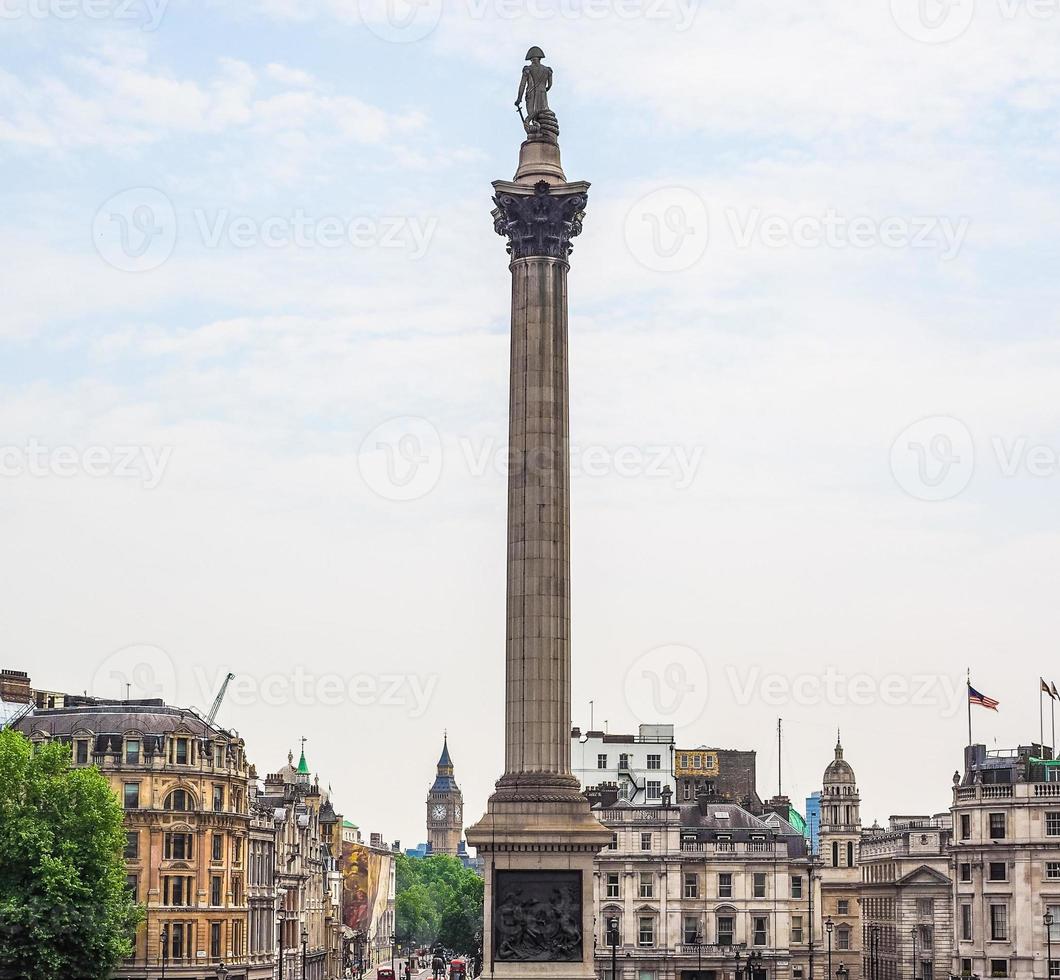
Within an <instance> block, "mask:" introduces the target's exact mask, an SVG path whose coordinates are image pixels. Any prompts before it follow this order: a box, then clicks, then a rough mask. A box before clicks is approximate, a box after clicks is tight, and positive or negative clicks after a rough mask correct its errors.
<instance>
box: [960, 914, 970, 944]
mask: <svg viewBox="0 0 1060 980" xmlns="http://www.w3.org/2000/svg"><path fill="white" fill-rule="evenodd" d="M971 941H972V907H971V906H970V905H962V906H961V942H965V943H970V942H971Z"/></svg>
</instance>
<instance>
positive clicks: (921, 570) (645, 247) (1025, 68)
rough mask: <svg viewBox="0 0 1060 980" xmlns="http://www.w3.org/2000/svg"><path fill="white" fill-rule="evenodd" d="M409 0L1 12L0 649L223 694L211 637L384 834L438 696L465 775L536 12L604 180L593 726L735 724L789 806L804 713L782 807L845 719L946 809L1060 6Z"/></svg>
mask: <svg viewBox="0 0 1060 980" xmlns="http://www.w3.org/2000/svg"><path fill="white" fill-rule="evenodd" d="M392 2H393V4H394V6H393V7H392V8H391V9H390V11H389V14H388V10H387V8H386V7H385V5H384V3H383V0H378V5H375V6H373V4H374V3H376V0H364V3H362V4H358V3H357V2H356V0H298V2H295V0H228V2H222V0H212V2H203V0H170V2H169V3H168V4H165V3H164V2H163V0H150V2H148V0H0V6H2V10H3V14H4V16H3V17H2V18H0V31H2V33H3V56H2V59H0V166H2V168H3V169H2V172H3V181H2V184H0V205H2V211H0V223H2V225H3V228H2V231H3V234H2V236H0V268H2V269H3V273H2V279H0V281H2V283H3V292H2V298H3V316H2V318H0V433H2V435H0V445H2V450H0V451H2V454H3V455H2V456H0V469H2V471H3V475H2V476H0V490H2V492H3V501H4V505H3V506H2V507H0V535H2V540H3V541H4V549H3V552H4V561H3V562H2V563H0V569H2V576H3V578H2V581H0V591H2V594H3V596H4V616H3V621H4V627H5V630H4V632H5V637H4V646H5V652H4V655H3V657H2V661H3V664H4V665H5V666H10V667H15V668H23V669H26V670H28V671H30V672H31V674H32V676H33V678H34V680H35V681H36V682H37V683H38V684H39V685H41V686H45V687H54V688H60V689H63V688H65V689H74V690H91V691H92V692H94V693H98V694H117V693H119V692H120V691H121V690H123V685H122V681H121V679H122V678H123V677H128V678H129V681H130V683H132V685H133V689H134V691H136V692H137V693H141V692H145V691H149V690H153V689H158V690H160V691H161V692H162V693H164V694H165V695H166V696H167V697H170V698H172V699H174V700H178V701H180V702H182V703H190V704H195V705H199V706H207V705H208V703H209V702H210V701H211V700H212V697H213V692H214V689H215V688H216V686H217V685H218V684H219V683H220V680H221V678H222V677H223V675H224V673H225V672H226V671H228V670H231V671H233V672H235V673H236V674H237V675H238V681H237V686H236V687H235V688H233V690H232V692H231V694H230V697H229V699H228V701H227V703H226V705H225V707H224V709H223V713H222V715H221V719H222V721H223V722H224V723H226V724H229V725H232V726H234V727H236V728H238V729H239V730H240V732H241V733H242V734H243V735H244V736H245V737H246V738H247V740H248V742H249V745H250V752H251V755H252V757H253V759H254V760H255V761H256V762H257V764H258V766H259V768H260V769H261V770H262V771H266V770H270V769H275V768H276V767H277V766H278V765H280V764H281V763H282V762H283V761H284V759H285V757H286V754H287V752H288V750H289V749H290V748H296V746H297V742H298V739H299V737H300V736H303V735H304V736H305V737H306V738H307V739H308V740H309V742H308V747H307V751H308V754H309V758H310V762H311V764H312V766H313V767H314V768H315V769H318V770H319V771H320V773H321V777H322V781H323V782H324V783H326V784H327V783H330V784H331V785H332V786H333V788H334V792H335V796H336V800H337V803H338V804H339V807H340V808H341V809H343V810H344V811H345V812H346V814H347V815H348V816H349V817H351V818H352V819H354V820H355V821H356V822H358V823H359V824H360V825H361V826H362V828H364V829H365V830H379V831H381V832H383V833H384V834H385V835H386V836H387V837H388V838H390V839H394V838H401V839H402V841H403V842H405V843H414V842H416V841H418V840H421V839H422V838H423V836H424V832H423V826H422V825H423V816H424V809H423V799H424V794H425V791H426V788H427V786H428V785H429V782H430V780H431V776H432V772H433V765H434V762H435V760H436V758H437V754H438V751H439V748H440V742H441V735H442V731H443V730H444V729H446V728H448V730H449V732H450V736H451V745H452V750H453V754H454V757H455V760H456V764H457V767H458V778H459V780H460V782H461V784H462V786H463V789H464V792H465V796H466V799H467V811H468V815H469V817H473V816H474V815H475V814H476V813H477V812H479V811H480V810H481V809H482V807H483V805H484V801H485V797H486V795H487V794H488V792H489V789H490V787H491V784H492V780H493V779H494V778H495V777H496V776H497V775H498V774H499V771H500V768H501V761H502V746H501V744H500V741H499V738H500V735H501V721H502V719H501V714H502V711H503V700H502V684H503V667H502V664H503V641H504V604H503V596H504V554H505V548H504V516H505V515H504V500H505V495H504V474H503V466H502V465H501V464H502V461H503V455H504V439H505V425H506V409H507V346H506V344H507V339H506V338H507V314H508V298H507V289H508V283H507V276H508V273H507V269H506V255H505V251H504V243H503V241H502V240H501V239H499V238H497V237H496V236H495V235H494V233H493V231H492V227H491V221H490V216H489V211H490V207H491V204H490V181H491V180H494V179H498V178H504V179H507V178H510V177H511V175H512V172H513V170H514V166H515V158H516V153H517V148H518V143H519V140H520V134H521V131H520V128H519V123H518V119H517V117H516V115H515V112H514V106H513V105H512V103H513V100H514V95H515V88H516V85H517V81H518V73H519V67H520V64H521V59H522V55H523V53H524V52H525V50H526V48H527V47H528V46H529V45H530V44H540V45H541V46H542V47H543V48H544V49H545V50H546V52H547V54H548V60H549V63H550V64H552V65H553V66H554V68H555V71H556V84H555V89H554V91H553V99H552V102H553V107H554V108H555V110H556V112H557V114H558V116H559V119H560V124H561V127H562V131H563V135H562V145H563V152H564V160H565V164H566V168H567V173H568V176H569V177H571V178H572V179H586V180H590V181H592V183H593V189H592V191H591V196H590V207H589V214H588V217H587V221H586V227H585V233H584V235H583V236H582V237H581V238H580V239H579V240H578V242H577V248H576V250H575V253H574V256H573V257H572V262H573V267H572V279H571V291H570V292H571V338H570V352H571V384H572V413H571V415H572V417H571V428H572V438H573V442H574V448H575V451H576V453H577V456H576V459H575V466H574V470H575V477H574V486H573V505H574V526H573V535H572V540H573V579H574V580H573V613H574V657H575V664H574V708H573V714H574V718H573V721H574V722H575V723H576V724H580V725H582V726H583V727H584V726H585V725H587V724H588V721H589V701H590V700H593V701H594V702H595V718H596V721H597V723H598V724H602V723H603V721H604V720H605V719H606V720H607V723H608V726H609V728H610V730H611V731H612V732H616V731H624V730H630V729H631V728H633V727H634V726H635V725H636V724H637V722H638V721H667V720H671V721H675V722H676V723H678V725H679V726H680V736H681V739H682V741H684V742H686V743H690V744H702V743H709V744H715V745H722V746H734V747H744V748H755V749H757V750H758V752H759V767H760V780H759V781H760V790H761V791H762V793H763V795H765V794H766V793H770V792H773V790H774V787H775V775H774V774H775V771H776V751H775V746H774V732H775V726H776V719H777V718H778V717H783V719H784V723H785V728H786V732H787V740H786V758H785V786H784V788H785V790H786V791H787V792H788V793H789V794H790V795H791V796H792V797H794V798H796V799H801V798H803V797H805V795H806V794H807V793H809V792H810V791H811V790H812V789H813V788H815V787H816V786H817V785H818V782H819V779H820V773H821V770H822V769H823V767H824V765H825V764H826V762H827V761H828V760H829V758H830V757H831V750H832V745H833V743H834V734H835V729H836V727H837V726H842V729H843V738H844V742H845V744H846V746H847V757H848V758H849V759H850V760H851V761H852V762H853V764H854V765H855V767H856V769H857V772H858V775H859V780H860V783H861V787H862V793H863V797H864V799H865V812H866V815H867V816H868V818H869V819H870V820H871V819H872V818H873V817H879V818H880V819H881V820H883V819H886V816H887V815H888V814H889V813H902V812H905V813H908V812H930V811H935V810H939V809H942V808H943V807H945V806H946V805H947V804H948V786H949V778H950V775H951V774H952V772H953V770H954V769H955V768H956V767H957V766H958V765H959V764H960V761H961V747H962V745H963V744H964V741H965V725H966V719H965V711H964V706H963V689H962V687H961V684H962V683H963V676H964V671H965V668H966V667H971V669H972V675H973V680H974V682H975V683H976V685H977V686H978V687H980V688H981V689H982V690H984V691H985V692H987V693H988V694H991V695H993V696H994V697H997V698H999V699H1000V700H1001V701H1002V712H1001V713H1000V714H999V715H997V716H994V715H989V714H987V713H985V712H982V711H979V712H978V715H977V717H976V719H975V720H976V723H977V726H978V727H977V734H978V735H979V736H980V737H982V738H983V739H985V740H987V741H988V742H989V743H990V744H991V745H992V746H993V745H994V743H995V740H996V744H997V745H998V746H1009V745H1014V744H1016V743H1017V742H1019V741H1024V742H1026V741H1029V740H1031V739H1034V738H1036V737H1037V734H1038V719H1037V717H1036V715H1037V705H1036V697H1037V694H1036V689H1037V678H1038V675H1039V673H1044V674H1045V675H1046V676H1051V675H1052V674H1054V673H1055V674H1056V675H1057V676H1058V680H1060V664H1056V663H1055V661H1056V652H1057V649H1058V646H1060V637H1058V632H1060V630H1058V622H1057V619H1056V615H1055V610H1056V599H1055V596H1056V593H1057V585H1058V582H1057V578H1058V576H1057V553H1058V551H1057V549H1058V544H1060V540H1058V534H1057V503H1056V502H1057V496H1058V493H1060V465H1058V463H1057V459H1058V454H1060V401H1058V399H1057V397H1056V392H1057V391H1058V390H1060V344H1058V342H1057V323H1056V310H1057V308H1058V299H1060V295H1058V294H1060V286H1058V283H1060V279H1058V277H1057V274H1056V270H1057V263H1058V261H1060V249H1058V247H1057V227H1058V226H1060V199H1058V196H1057V193H1056V182H1057V175H1058V169H1060V161H1058V150H1057V146H1058V141H1057V137H1058V115H1057V110H1058V105H1060V60H1058V59H1057V58H1056V51H1057V47H1058V41H1060V4H1053V5H1050V4H1048V3H1045V4H1041V3H1039V4H1030V3H1029V2H1023V0H959V2H956V3H953V4H952V5H950V6H949V7H935V6H933V0H928V2H927V3H926V4H925V5H924V8H923V10H924V16H923V17H922V16H921V15H920V13H919V8H918V5H917V3H916V2H915V0H893V2H889V0H864V2H861V3H856V4H852V3H849V2H847V0H823V2H821V3H817V4H813V5H809V6H807V5H800V4H793V3H789V4H777V3H773V2H767V0H742V2H740V3H735V2H732V0H718V2H714V0H707V2H700V3H695V2H684V0H682V2H681V3H678V2H677V0H584V2H581V3H578V2H575V0H562V2H560V0H533V2H528V0H444V5H443V0H423V2H422V3H420V4H419V5H417V6H414V7H411V8H410V7H407V6H404V5H403V4H404V0H392ZM921 420H927V421H921ZM910 427H912V428H910ZM387 454H389V460H388V456H387ZM410 460H411V461H412V462H411V464H410ZM388 462H389V464H390V468H389V469H388V467H387V463H388ZM395 498H402V499H395ZM344 689H345V693H343V690H344ZM1047 726H1048V720H1047ZM909 758H915V759H916V764H915V765H912V764H910V765H906V764H904V763H901V762H899V761H898V760H904V759H909Z"/></svg>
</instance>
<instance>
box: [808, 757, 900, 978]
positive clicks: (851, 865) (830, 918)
mask: <svg viewBox="0 0 1060 980" xmlns="http://www.w3.org/2000/svg"><path fill="white" fill-rule="evenodd" d="M818 841H819V847H820V851H819V854H818V855H817V857H818V858H819V860H815V862H814V864H815V867H816V868H817V875H816V877H815V886H816V895H815V899H816V900H815V903H814V906H815V919H814V924H813V929H814V939H815V943H816V945H817V948H818V949H819V950H820V951H821V955H822V958H823V957H824V956H826V955H827V948H828V944H829V936H830V937H831V947H832V955H831V965H832V970H833V972H834V971H835V970H838V969H839V968H840V966H842V967H843V968H844V969H845V970H847V971H848V973H849V976H850V977H852V978H853V977H862V976H865V977H867V976H868V975H869V974H868V973H867V972H865V973H863V972H862V971H863V967H864V964H863V963H862V946H863V945H865V944H866V942H867V940H866V936H864V935H863V930H862V922H861V902H860V898H861V869H860V868H859V866H858V855H859V848H860V842H861V797H860V796H859V795H858V786H857V780H856V779H855V777H854V770H853V768H852V767H851V765H850V763H849V762H847V761H846V759H845V758H844V757H843V744H842V742H841V741H840V740H839V739H838V738H837V740H836V746H835V756H834V758H833V759H832V761H831V762H830V763H829V764H828V766H827V768H826V769H825V771H824V777H823V779H822V787H821V825H820V828H819V831H818ZM874 935H875V934H874ZM818 962H821V961H820V960H818ZM822 972H823V971H822ZM874 980H883V978H882V977H877V978H874Z"/></svg>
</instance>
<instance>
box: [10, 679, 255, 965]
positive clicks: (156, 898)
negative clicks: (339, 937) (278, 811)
mask: <svg viewBox="0 0 1060 980" xmlns="http://www.w3.org/2000/svg"><path fill="white" fill-rule="evenodd" d="M18 728H19V729H20V730H21V731H22V732H23V734H25V735H27V736H28V737H29V738H30V739H31V740H32V741H33V742H38V743H39V742H45V741H59V742H62V743H63V744H65V745H68V746H69V747H70V751H71V756H72V760H73V765H75V766H96V767H98V768H99V770H100V772H102V773H103V775H104V776H106V778H107V779H108V781H109V782H110V785H111V788H112V789H113V791H114V793H115V795H116V796H117V797H118V799H119V800H121V801H122V805H123V806H124V808H125V828H126V837H127V844H126V849H125V860H126V869H127V877H128V884H129V889H130V891H131V892H132V893H133V894H134V895H135V897H136V899H137V901H138V902H139V903H140V904H141V905H143V906H144V908H145V909H146V918H145V920H144V922H143V923H142V924H141V925H140V927H139V928H138V930H137V933H136V937H135V946H134V952H133V955H132V957H131V958H130V959H129V960H127V961H126V962H125V963H124V964H123V965H122V967H121V968H120V969H119V970H118V971H117V972H116V973H115V977H117V978H129V980H132V978H143V977H145V976H147V975H148V973H149V972H151V971H155V970H160V969H161V968H162V967H163V965H164V967H165V972H166V976H167V977H172V978H174V980H178V978H181V977H185V978H188V980H192V978H201V977H202V976H204V975H207V974H208V973H209V972H210V971H213V972H214V973H216V967H217V966H218V965H220V964H221V963H222V962H223V963H224V964H225V965H226V967H227V968H228V971H229V973H228V976H229V978H230V980H266V978H271V977H272V976H273V967H274V965H275V955H274V953H273V952H272V949H271V944H270V943H268V942H266V941H264V940H265V939H266V938H267V937H259V938H261V940H262V941H260V942H259V943H258V944H257V945H256V946H252V943H251V940H250V936H251V928H250V925H251V918H250V907H251V905H250V894H251V886H250V880H251V878H252V877H254V876H256V875H258V874H259V872H260V874H261V876H264V875H265V874H266V871H265V869H264V868H262V867H260V866H259V867H258V868H257V869H252V863H253V861H252V856H253V857H254V858H255V859H256V858H258V857H260V855H261V851H260V850H257V851H252V848H251V841H252V830H251V815H250V805H249V799H248V785H249V777H250V770H249V767H248V764H247V759H246V755H245V751H244V745H243V742H242V740H241V739H240V738H238V737H237V736H236V735H235V734H233V733H232V732H229V731H226V730H224V729H222V728H219V727H217V726H214V725H211V724H209V723H207V722H206V721H205V720H204V719H202V718H200V717H199V716H198V715H196V714H195V713H194V712H191V711H186V710H181V709H178V708H173V707H169V706H167V705H165V704H163V703H162V702H161V701H153V700H149V701H119V702H107V701H101V700H95V699H91V698H78V697H74V696H67V697H65V699H64V707H61V708H44V709H35V710H34V711H33V712H32V713H31V714H29V715H27V716H26V717H25V718H23V719H22V720H21V721H20V722H18ZM264 860H265V861H266V862H267V860H268V857H267V855H266V856H265V858H264ZM254 880H256V881H257V880H258V878H257V877H254ZM257 887H258V892H257V897H258V898H259V899H261V898H262V897H263V896H262V892H261V888H260V884H259V886H257ZM264 899H265V903H266V904H267V902H268V895H267V893H266V894H265V896H264ZM256 921H257V922H258V924H259V926H260V927H261V928H266V926H265V924H264V923H263V922H262V921H261V920H260V919H258V920H256Z"/></svg>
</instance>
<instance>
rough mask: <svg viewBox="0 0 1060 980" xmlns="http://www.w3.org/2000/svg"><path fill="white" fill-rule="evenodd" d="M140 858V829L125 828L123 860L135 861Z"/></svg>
mask: <svg viewBox="0 0 1060 980" xmlns="http://www.w3.org/2000/svg"><path fill="white" fill-rule="evenodd" d="M139 858H140V831H138V830H127V831H126V832H125V860H126V861H137V860H139Z"/></svg>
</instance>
